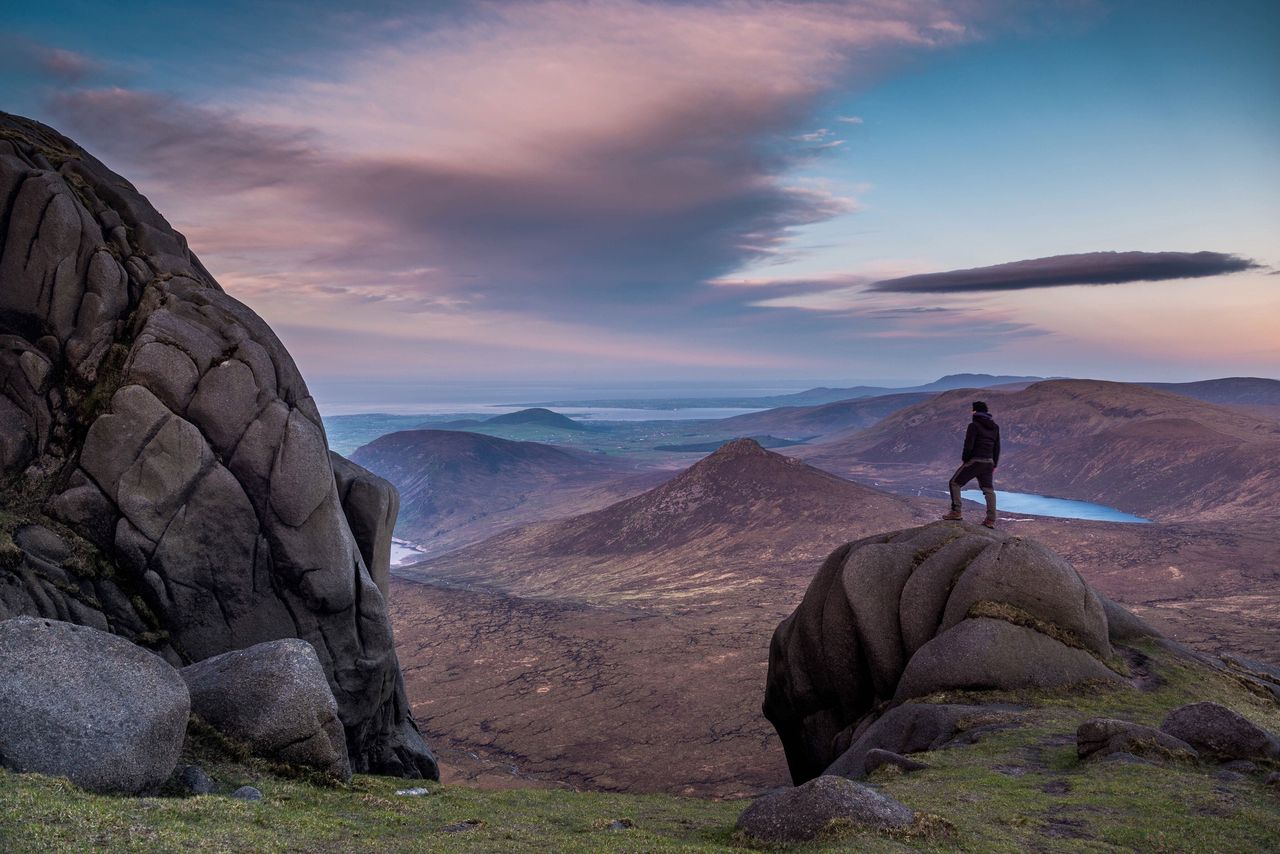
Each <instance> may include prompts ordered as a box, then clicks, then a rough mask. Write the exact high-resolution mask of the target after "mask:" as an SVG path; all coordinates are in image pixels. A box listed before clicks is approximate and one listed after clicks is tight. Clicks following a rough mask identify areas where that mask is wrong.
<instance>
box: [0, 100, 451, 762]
mask: <svg viewBox="0 0 1280 854" xmlns="http://www.w3.org/2000/svg"><path fill="white" fill-rule="evenodd" d="M0 235H2V236H3V245H2V247H0V379H2V383H0V476H2V477H3V478H4V481H5V483H6V488H5V489H4V490H3V502H4V505H5V507H4V516H3V522H4V525H3V530H4V532H5V533H7V534H8V535H9V536H8V539H7V540H5V539H0V565H2V566H3V570H2V571H0V617H4V616H12V615H15V614H32V615H39V616H47V617H54V618H57V619H61V620H69V621H72V622H77V623H82V624H86V625H91V626H95V627H97V628H101V629H105V630H109V631H112V632H115V633H117V634H121V635H123V636H125V637H128V638H130V639H132V640H134V641H136V642H139V643H142V644H144V645H147V646H150V647H151V648H153V649H155V650H156V651H157V652H159V653H160V654H162V655H164V656H165V657H166V658H168V659H169V660H170V661H172V662H173V663H175V664H183V663H188V662H193V661H199V660H201V659H204V658H207V657H209V656H211V655H215V654H218V653H221V652H225V651H227V650H231V649H238V648H243V647H247V646H250V645H253V644H255V643H259V642H262V641H267V640H273V639H276V638H281V637H301V638H303V639H305V640H307V641H309V642H311V644H312V645H313V646H314V647H315V649H316V651H317V654H318V655H319V657H320V660H321V662H322V664H323V665H324V668H325V672H326V675H327V677H328V679H329V682H330V685H331V687H332V688H333V692H334V695H335V698H336V699H337V702H338V707H339V710H340V715H341V718H342V722H343V724H344V727H345V729H346V736H347V741H348V748H349V751H350V754H351V758H352V762H353V765H354V766H355V767H356V769H357V770H368V771H379V772H384V773H395V774H405V775H410V776H419V775H424V776H434V775H435V774H436V768H435V761H434V759H433V757H432V756H431V753H430V751H429V750H428V749H427V747H426V745H425V744H424V743H423V741H422V739H421V737H420V736H419V734H418V732H417V729H416V726H415V725H414V722H413V719H412V717H411V716H410V714H409V708H408V703H407V702H406V699H405V695H404V689H403V684H402V681H401V676H400V671H399V665H398V663H397V660H396V655H395V650H394V646H393V644H392V637H391V626H390V622H389V620H388V618H387V613H386V607H385V603H384V599H383V594H382V592H380V591H379V588H378V586H377V585H376V584H375V582H374V580H373V577H372V576H371V573H370V567H369V566H368V564H367V562H366V561H367V556H369V555H375V554H376V555H377V556H378V559H379V560H381V559H382V558H381V555H382V553H383V552H384V551H385V549H384V548H383V545H382V543H381V542H380V541H379V542H375V541H376V540H380V537H381V534H380V533H379V532H378V531H370V526H369V525H367V524H366V525H364V526H363V527H362V528H361V536H362V537H363V538H364V540H365V542H364V543H361V542H359V541H358V539H357V537H356V536H353V534H352V525H351V524H350V523H349V521H348V516H349V515H350V516H352V517H353V518H356V517H358V518H360V519H361V520H362V521H365V522H367V521H368V520H371V519H375V518H386V515H387V510H388V508H391V507H392V506H393V499H392V497H391V496H389V495H386V494H383V495H381V496H380V497H378V498H377V499H376V502H375V503H378V505H379V506H378V507H375V508H372V509H371V510H370V509H369V508H367V507H364V506H357V505H360V502H361V501H367V499H358V498H357V497H356V496H357V493H362V494H366V495H367V494H369V493H374V494H376V493H378V491H379V490H380V489H381V490H390V489H391V488H390V486H389V485H386V484H385V482H381V481H380V480H379V479H376V478H374V479H372V480H368V481H364V482H363V483H362V485H361V487H360V489H359V490H353V489H352V488H351V484H352V482H353V480H358V479H359V478H358V477H355V476H354V475H352V473H351V472H349V471H348V472H345V473H343V477H344V490H343V496H344V498H345V500H346V502H347V507H346V508H345V512H344V504H343V501H342V500H340V498H339V491H338V486H337V485H336V484H335V477H334V470H333V468H332V466H331V464H330V460H329V456H328V449H327V443H326V439H325V433H324V428H323V426H322V424H321V420H320V415H319V413H318V411H317V410H316V406H315V403H314V401H313V400H312V398H311V396H310V394H309V393H308V391H307V387H306V384H305V383H304V382H303V380H302V377H301V375H300V374H299V373H298V370H297V368H296V367H295V365H294V363H293V360H292V359H291V358H290V356H289V354H288V353H287V352H286V351H285V348H284V346H283V345H282V344H281V343H280V341H279V339H277V338H276V336H275V334H274V333H273V332H272V330H271V329H270V328H269V327H268V326H267V324H266V323H264V322H263V321H262V320H261V319H260V318H259V317H258V316H257V315H255V314H254V313H253V312H252V311H251V310H250V309H248V308H247V307H245V306H244V305H242V304H241V303H239V302H237V301H236V300H234V299H232V298H231V297H229V296H228V295H226V294H225V293H223V291H222V289H221V288H220V287H219V286H218V284H217V282H215V281H214V279H213V277H212V276H211V275H210V274H209V272H208V271H207V270H206V269H205V268H204V267H203V265H201V263H200V261H199V260H198V259H197V258H196V257H195V255H194V254H192V253H191V252H190V251H189V250H188V248H187V245H186V241H185V240H184V239H183V237H182V236H181V235H180V234H178V233H177V232H176V231H174V230H173V229H172V228H171V227H170V226H169V224H168V223H167V222H166V221H165V219H164V218H163V217H162V216H161V215H160V214H159V213H157V212H156V211H155V209H154V208H152V207H151V205H150V204H149V203H148V202H147V200H146V199H145V198H143V197H142V196H141V195H140V194H139V193H138V192H137V190H135V189H134V187H133V186H131V185H130V184H129V183H128V182H127V181H125V180H124V179H123V178H121V177H119V176H118V175H115V174H114V173H112V172H111V171H110V170H109V169H107V168H106V167H105V166H104V165H103V164H102V163H100V162H99V161H98V160H96V159H95V158H94V157H92V156H91V155H89V154H88V153H87V152H85V151H84V150H83V149H81V148H80V147H79V146H77V145H76V144H75V143H74V142H72V141H71V140H69V139H67V138H65V137H63V136H61V135H60V134H58V133H56V132H55V131H53V130H51V129H50V128H47V127H45V126H43V125H39V124H37V123H35V122H32V121H30V120H27V119H23V118H20V117H17V116H11V115H8V114H4V113H0ZM379 484H381V486H379ZM366 511H367V512H366ZM388 535H389V534H388ZM362 545H363V546H364V548H363V549H362ZM362 551H363V553H364V554H363V555H362ZM374 571H375V572H376V571H378V569H377V568H374ZM382 571H383V572H385V569H384V570H382Z"/></svg>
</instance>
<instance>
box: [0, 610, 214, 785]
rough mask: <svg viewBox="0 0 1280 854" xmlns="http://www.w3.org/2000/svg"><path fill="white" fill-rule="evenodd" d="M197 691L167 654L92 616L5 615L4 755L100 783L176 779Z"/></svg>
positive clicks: (10, 762) (0, 682)
mask: <svg viewBox="0 0 1280 854" xmlns="http://www.w3.org/2000/svg"><path fill="white" fill-rule="evenodd" d="M190 707H191V700H190V697H189V696H188V694H187V687H186V685H185V684H183V681H182V678H181V677H180V676H179V675H178V673H177V671H176V670H174V669H173V667H171V666H170V665H169V664H168V663H167V662H166V661H165V660H164V659H162V658H161V657H160V656H158V655H156V654H154V653H152V652H148V651H147V650H145V649H143V648H142V647H140V646H136V645H135V644H132V643H130V642H129V641H127V640H125V639H124V638H121V637H118V636H116V635H112V634H108V633H106V632H102V631H98V630H97V629H92V628H89V627H88V626H77V625H73V624H71V623H63V622H59V621H57V620H48V619H40V618H34V617H17V618H15V619H12V620H5V621H4V622H0V763H3V764H4V766H5V767H7V768H9V769H11V770H14V771H34V772H39V773H41V774H52V775H55V776H59V777H67V778H69V779H70V780H71V781H72V782H74V783H75V784H76V785H78V786H81V787H82V788H85V789H90V790H92V791H95V792H114V793H123V794H138V793H141V792H150V791H154V790H156V789H158V788H159V786H160V785H161V784H162V783H164V782H165V780H167V779H169V776H170V775H171V774H172V773H173V769H174V766H175V765H177V763H178V755H179V754H180V753H181V751H182V741H183V737H184V735H185V734H186V730H187V718H188V717H189V712H190Z"/></svg>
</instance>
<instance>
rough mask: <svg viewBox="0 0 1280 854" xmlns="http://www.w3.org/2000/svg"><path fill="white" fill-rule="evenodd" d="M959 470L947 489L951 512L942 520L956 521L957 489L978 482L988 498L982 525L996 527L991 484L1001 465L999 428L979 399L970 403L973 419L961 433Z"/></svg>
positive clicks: (958, 513)
mask: <svg viewBox="0 0 1280 854" xmlns="http://www.w3.org/2000/svg"><path fill="white" fill-rule="evenodd" d="M960 459H961V463H960V468H958V469H956V473H955V474H953V475H952V476H951V482H950V483H948V484H947V486H948V487H949V488H950V490H951V512H950V513H948V514H947V515H945V516H943V517H942V518H943V519H950V520H953V521H955V520H959V519H961V518H962V516H961V515H960V489H961V487H963V486H964V485H965V484H966V483H968V482H969V481H971V480H973V479H974V478H975V477H976V478H977V479H978V486H980V487H982V495H983V497H985V498H986V499H987V518H986V519H984V520H982V524H984V525H986V526H987V527H988V528H994V527H995V526H996V488H995V485H994V483H993V482H992V475H994V474H995V470H996V466H997V465H999V464H1000V425H998V424H996V422H995V421H994V420H992V418H991V413H990V412H989V411H988V409H987V405H986V404H985V403H983V402H982V401H981V400H975V401H974V402H973V420H972V421H970V422H969V430H968V431H967V432H966V433H965V434H964V452H963V453H962V454H961V455H960Z"/></svg>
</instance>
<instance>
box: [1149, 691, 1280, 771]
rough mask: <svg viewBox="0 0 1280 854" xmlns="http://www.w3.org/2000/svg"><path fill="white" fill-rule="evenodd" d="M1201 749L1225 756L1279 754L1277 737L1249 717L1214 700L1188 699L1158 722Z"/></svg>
mask: <svg viewBox="0 0 1280 854" xmlns="http://www.w3.org/2000/svg"><path fill="white" fill-rule="evenodd" d="M1160 730H1161V731H1162V732H1165V733H1168V734H1169V735H1171V736H1173V737H1174V738H1180V739H1182V740H1183V741H1185V742H1187V743H1188V744H1190V745H1192V746H1193V747H1195V748H1196V749H1197V750H1199V751H1201V752H1202V753H1208V754H1212V755H1214V756H1218V757H1221V758H1224V759H1277V758H1280V740H1277V739H1276V737H1275V736H1274V735H1272V734H1271V733H1269V732H1267V731H1266V730H1264V729H1262V727H1260V726H1258V725H1257V724H1255V723H1254V722H1253V721H1251V720H1249V719H1248V718H1246V717H1244V716H1242V715H1238V714H1236V713H1235V712H1233V711H1231V710H1230V709H1228V708H1227V707H1225V706H1220V705H1218V704H1217V703H1208V702H1205V703H1191V704H1190V705H1186V706H1181V707H1179V708H1177V709H1174V710H1173V711H1172V712H1170V713H1169V714H1168V716H1167V717H1166V718H1165V719H1164V723H1162V724H1161V725H1160Z"/></svg>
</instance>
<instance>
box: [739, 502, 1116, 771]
mask: <svg viewBox="0 0 1280 854" xmlns="http://www.w3.org/2000/svg"><path fill="white" fill-rule="evenodd" d="M1109 607H1110V608H1111V609H1113V610H1115V609H1119V606H1117V605H1114V603H1109ZM1119 610H1122V609H1119ZM1107 611H1108V604H1104V602H1103V601H1102V600H1101V599H1100V598H1099V597H1098V595H1097V594H1096V593H1094V591H1093V590H1092V589H1091V588H1090V587H1089V585H1088V584H1086V583H1085V582H1084V580H1083V579H1082V578H1080V576H1079V575H1078V574H1077V573H1076V571H1075V569H1073V568H1072V567H1071V565H1070V564H1069V563H1067V562H1066V561H1065V560H1063V559H1062V558H1061V557H1059V556H1058V555H1057V554H1055V553H1054V552H1053V551H1052V550H1050V549H1049V548H1047V547H1046V546H1044V545H1041V544H1040V543H1037V542H1035V541H1033V540H1026V539H1022V538H1020V537H1014V536H1010V535H1008V534H1005V533H1002V532H997V531H992V530H988V529H986V528H980V527H977V526H973V525H966V524H962V523H947V522H938V523H934V524H931V525H926V526H923V527H920V528H912V529H909V530H905V531H896V532H892V533H886V534H880V535H877V536H873V537H868V538H866V539H863V540H859V541H858V542H855V543H849V544H847V545H845V546H842V547H840V548H838V549H836V551H835V552H833V553H832V554H831V556H830V557H828V558H827V560H826V562H825V563H824V564H823V565H822V567H821V569H819V570H818V574H817V575H816V576H815V577H814V579H813V581H812V582H811V583H810V585H809V588H808V590H807V591H806V592H805V595H804V598H803V600H802V601H801V603H800V606H799V607H798V608H796V610H795V612H794V613H793V614H791V616H789V617H787V618H786V619H785V620H783V621H782V623H781V625H779V626H778V629H777V631H776V632H775V633H774V636H773V643H772V646H771V649H770V654H769V677H768V683H767V685H766V689H765V702H764V713H765V716H766V717H768V718H769V720H770V721H771V722H772V723H773V725H774V727H775V728H776V729H777V731H778V735H779V736H780V738H781V740H782V744H783V748H784V750H785V751H786V754H787V762H788V764H789V766H790V768H791V776H792V778H793V780H794V781H795V782H796V783H802V782H804V781H805V780H810V779H813V778H814V777H816V776H818V775H819V774H822V773H823V772H824V769H827V768H828V767H829V766H831V765H832V763H833V762H835V760H836V759H837V758H838V757H839V756H840V754H841V753H843V752H844V750H846V749H848V748H849V747H850V746H851V745H852V743H853V742H854V733H855V731H856V730H858V725H859V724H862V725H863V726H864V727H865V725H866V723H867V722H868V720H874V719H875V717H876V716H878V715H879V714H881V713H882V712H883V710H885V709H886V708H889V707H891V706H893V705H897V704H902V703H905V702H908V701H910V700H914V699H919V698H923V697H927V696H928V695H930V694H934V693H937V692H949V691H956V690H991V689H995V690H1013V689H1022V688H1052V687H1057V686H1064V685H1069V684H1073V683H1080V682H1093V681H1102V682H1121V681H1123V680H1122V677H1121V676H1120V675H1119V674H1118V673H1117V672H1116V671H1115V670H1114V669H1112V667H1111V666H1110V665H1111V664H1112V663H1113V662H1114V657H1115V654H1114V651H1113V649H1112V646H1111V644H1112V636H1111V631H1110V626H1109V623H1108V617H1107ZM1124 628H1125V631H1126V632H1127V633H1133V632H1136V631H1140V629H1138V628H1136V627H1135V625H1134V624H1131V623H1126V624H1125V626H1124ZM871 747H880V748H884V749H889V750H893V751H895V752H906V750H907V749H910V748H908V747H906V746H896V747H895V746H893V745H892V744H869V745H866V746H865V749H864V750H863V751H862V753H863V754H865V751H866V749H870V748H871ZM861 760H862V757H861V756H858V757H853V758H851V759H850V761H849V762H847V763H844V765H848V766H849V767H848V768H845V767H844V765H842V766H840V768H841V769H842V772H843V773H848V772H849V771H850V769H855V768H856V769H860V768H861Z"/></svg>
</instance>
